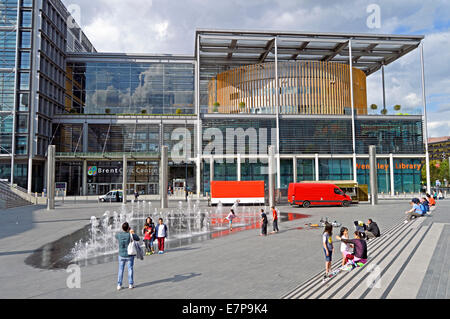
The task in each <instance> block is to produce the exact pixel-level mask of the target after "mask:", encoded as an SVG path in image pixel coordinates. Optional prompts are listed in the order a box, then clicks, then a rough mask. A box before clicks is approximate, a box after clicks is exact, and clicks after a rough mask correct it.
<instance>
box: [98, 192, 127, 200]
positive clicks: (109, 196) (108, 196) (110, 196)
mask: <svg viewBox="0 0 450 319" xmlns="http://www.w3.org/2000/svg"><path fill="white" fill-rule="evenodd" d="M117 192H119V202H121V201H122V200H123V193H122V191H121V190H112V191H110V192H108V193H106V194H105V195H102V196H99V197H98V200H99V201H100V202H117Z"/></svg>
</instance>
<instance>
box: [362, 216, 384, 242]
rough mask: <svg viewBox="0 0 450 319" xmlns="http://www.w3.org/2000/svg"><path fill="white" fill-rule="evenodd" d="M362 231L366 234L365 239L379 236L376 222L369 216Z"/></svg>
mask: <svg viewBox="0 0 450 319" xmlns="http://www.w3.org/2000/svg"><path fill="white" fill-rule="evenodd" d="M364 233H365V234H366V237H367V239H372V238H376V237H380V229H379V228H378V225H377V223H375V222H374V221H373V220H372V219H371V218H369V219H368V220H367V229H366V230H365V231H364Z"/></svg>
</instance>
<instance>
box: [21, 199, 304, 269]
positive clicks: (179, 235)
mask: <svg viewBox="0 0 450 319" xmlns="http://www.w3.org/2000/svg"><path fill="white" fill-rule="evenodd" d="M261 208H265V209H266V208H267V207H264V206H248V207H243V206H240V207H239V208H238V211H237V213H236V218H235V219H234V221H233V233H236V232H239V231H241V230H248V229H257V230H258V232H259V226H260V224H259V220H260V218H259V216H260V210H261ZM151 211H152V203H151V202H148V203H139V202H137V203H134V202H132V203H131V205H122V206H121V208H120V211H119V212H117V211H113V212H112V214H111V212H110V211H105V213H104V214H103V216H101V217H100V218H96V217H95V216H92V217H91V219H90V224H88V225H86V226H85V227H84V228H82V229H80V230H79V231H76V232H74V233H72V234H70V235H67V236H64V237H63V238H60V239H58V240H57V241H55V242H52V243H49V244H46V245H44V246H43V247H41V248H40V249H38V250H37V251H35V252H34V253H33V254H32V255H30V256H29V257H28V258H27V259H26V261H25V262H26V263H27V264H29V265H32V266H34V267H37V268H42V269H60V268H66V267H67V266H68V265H69V264H71V263H77V264H79V265H81V266H83V265H88V264H98V263H103V262H110V261H113V260H115V259H116V258H117V257H116V256H117V251H118V248H117V247H118V243H117V239H116V237H115V235H116V234H117V233H118V232H120V231H122V230H121V226H122V224H123V223H124V222H125V221H127V222H128V223H129V224H130V226H131V228H132V229H134V230H135V231H136V233H137V234H138V235H139V236H140V237H141V239H142V237H143V236H141V234H142V228H143V226H144V223H145V219H146V217H151V218H152V219H153V222H154V223H155V224H156V223H157V222H158V218H163V221H164V223H165V224H166V225H167V227H168V238H167V242H166V247H167V248H168V249H169V250H170V249H172V248H174V247H180V246H184V245H188V244H192V243H195V242H200V241H203V240H207V239H212V238H216V237H220V236H224V235H228V234H230V232H229V230H228V223H227V222H226V221H224V218H225V217H226V216H227V214H228V212H229V209H226V208H224V207H223V205H221V203H219V205H218V206H217V207H216V208H203V209H201V208H200V205H199V202H198V201H197V202H195V203H194V204H192V202H191V201H190V200H188V202H187V205H186V207H184V206H183V203H182V202H179V203H178V206H177V207H176V208H175V209H170V210H168V209H166V210H164V211H162V210H158V209H157V208H154V210H153V213H151ZM304 217H308V216H307V215H301V214H292V213H288V214H285V213H281V214H280V221H285V220H292V219H297V218H304ZM155 245H156V243H155ZM44 255H45V256H44ZM44 257H45V258H44Z"/></svg>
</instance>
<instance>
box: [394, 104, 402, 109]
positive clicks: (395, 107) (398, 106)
mask: <svg viewBox="0 0 450 319" xmlns="http://www.w3.org/2000/svg"><path fill="white" fill-rule="evenodd" d="M401 108H402V106H401V105H400V104H396V105H394V110H396V111H400V109H401Z"/></svg>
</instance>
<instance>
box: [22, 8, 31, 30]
mask: <svg viewBox="0 0 450 319" xmlns="http://www.w3.org/2000/svg"><path fill="white" fill-rule="evenodd" d="M20 15H21V17H20V21H21V23H20V26H21V27H24V28H31V23H32V21H33V16H32V12H31V11H22V12H21V13H20Z"/></svg>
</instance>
